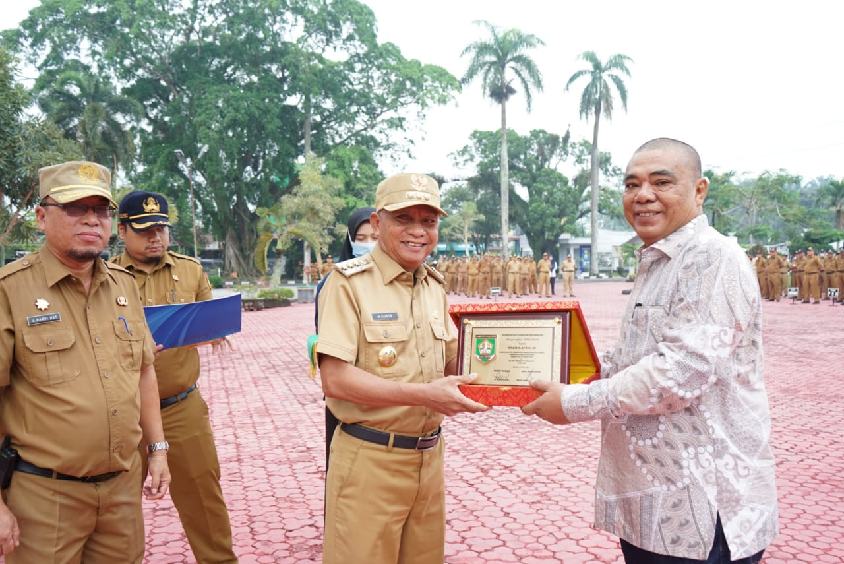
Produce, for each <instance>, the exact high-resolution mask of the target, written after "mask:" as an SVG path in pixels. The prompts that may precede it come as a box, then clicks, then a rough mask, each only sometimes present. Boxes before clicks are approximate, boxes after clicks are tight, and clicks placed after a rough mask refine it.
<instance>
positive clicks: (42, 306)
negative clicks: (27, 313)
mask: <svg viewBox="0 0 844 564" xmlns="http://www.w3.org/2000/svg"><path fill="white" fill-rule="evenodd" d="M48 307H50V302H48V301H47V300H45V299H44V298H38V299H37V300H35V309H37V310H38V311H47V308H48Z"/></svg>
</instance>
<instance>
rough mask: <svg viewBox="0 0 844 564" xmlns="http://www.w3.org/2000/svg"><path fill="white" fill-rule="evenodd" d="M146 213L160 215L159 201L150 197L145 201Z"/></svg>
mask: <svg viewBox="0 0 844 564" xmlns="http://www.w3.org/2000/svg"><path fill="white" fill-rule="evenodd" d="M144 211H145V212H147V213H158V212H160V211H161V206H160V205H159V203H158V200H156V199H155V198H153V197H152V196H150V197H149V198H147V199H146V200H144Z"/></svg>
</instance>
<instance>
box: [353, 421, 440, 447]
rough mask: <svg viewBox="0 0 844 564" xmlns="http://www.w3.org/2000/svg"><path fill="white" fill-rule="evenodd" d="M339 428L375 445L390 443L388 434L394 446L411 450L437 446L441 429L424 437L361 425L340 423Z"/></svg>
mask: <svg viewBox="0 0 844 564" xmlns="http://www.w3.org/2000/svg"><path fill="white" fill-rule="evenodd" d="M340 428H341V429H342V430H343V431H344V432H345V433H347V434H349V435H351V436H353V437H355V438H356V439H360V440H362V441H366V442H368V443H375V444H376V445H384V446H387V445H389V444H390V436H392V437H393V446H394V447H396V448H408V449H412V450H429V449H432V448H434V447H435V446H437V443H438V442H440V432H441V429H440V428H439V427H437V430H436V431H434V432H433V434H431V435H428V436H426V437H407V436H405V435H396V434H394V433H385V432H384V431H378V430H376V429H370V428H369V427H364V426H363V425H356V424H352V425H350V424H348V423H340Z"/></svg>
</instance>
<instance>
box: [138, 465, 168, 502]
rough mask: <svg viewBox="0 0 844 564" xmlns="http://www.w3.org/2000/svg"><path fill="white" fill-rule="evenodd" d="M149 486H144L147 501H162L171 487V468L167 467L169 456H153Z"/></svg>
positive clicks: (148, 480) (148, 479)
mask: <svg viewBox="0 0 844 564" xmlns="http://www.w3.org/2000/svg"><path fill="white" fill-rule="evenodd" d="M147 483H148V484H149V485H146V486H144V496H145V497H146V498H147V499H161V498H163V497H164V495H165V494H166V493H167V488H169V487H170V468H169V467H168V466H167V455H165V454H152V455H151V456H150V457H149V477H148V478H147Z"/></svg>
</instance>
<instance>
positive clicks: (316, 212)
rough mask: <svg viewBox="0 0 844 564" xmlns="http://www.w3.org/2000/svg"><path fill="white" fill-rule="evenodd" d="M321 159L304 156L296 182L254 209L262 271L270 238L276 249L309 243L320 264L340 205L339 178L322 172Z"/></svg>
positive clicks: (331, 236) (258, 254)
mask: <svg viewBox="0 0 844 564" xmlns="http://www.w3.org/2000/svg"><path fill="white" fill-rule="evenodd" d="M322 165H323V160H322V159H319V158H317V157H314V156H313V155H310V156H308V157H306V158H305V164H304V165H302V168H301V170H300V171H299V182H300V183H299V184H298V185H297V186H296V187H295V188H294V189H293V191H292V192H291V193H289V194H286V195H285V196H282V198H281V200H280V201H279V202H278V203H277V204H275V205H274V206H272V207H269V208H258V210H257V211H256V213H257V214H258V217H260V220H259V222H258V232H259V233H260V237H259V247H258V248H257V249H256V253H255V254H256V257H261V256H263V257H264V258H263V262H262V263H258V264H257V266H258V267H263V269H264V270H263V271H266V253H267V250H268V249H269V246H270V243H271V242H272V240H276V241H277V243H276V249H277V250H279V251H284V250H285V249H287V248H288V247H289V246H290V245H291V244H292V243H293V241H296V240H299V241H301V240H304V241H307V242H308V244H310V245H311V247H312V248H313V250H314V252H315V253H316V256H317V263H318V264H319V263H321V256H322V254H323V253H324V252H325V251H326V250H327V249H328V245H329V244H330V243H331V241H332V239H333V231H332V229H331V228H332V227H333V226H334V224H335V222H336V214H337V211H338V210H339V209H340V207H341V206H342V205H343V199H342V198H340V197H339V196H338V195H337V194H338V192H339V189H340V185H341V184H340V181H339V180H338V179H336V178H334V177H332V176H328V175H325V174H323V173H322Z"/></svg>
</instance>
